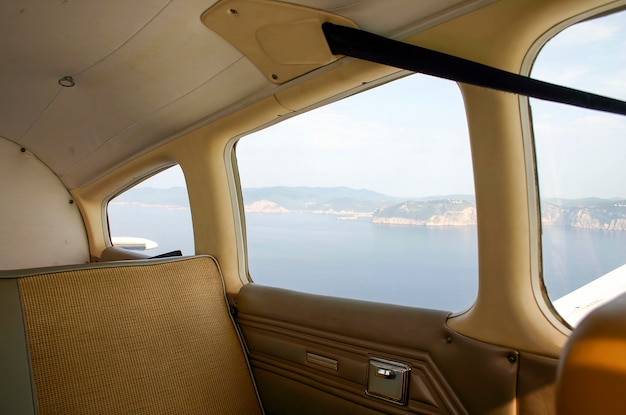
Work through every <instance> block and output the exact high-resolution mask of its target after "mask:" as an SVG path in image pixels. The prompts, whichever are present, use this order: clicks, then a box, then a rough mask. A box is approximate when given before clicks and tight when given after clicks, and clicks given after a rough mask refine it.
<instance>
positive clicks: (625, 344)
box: [556, 294, 626, 415]
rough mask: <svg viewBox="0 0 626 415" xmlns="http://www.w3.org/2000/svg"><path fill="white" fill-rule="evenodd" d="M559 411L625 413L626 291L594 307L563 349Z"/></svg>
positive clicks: (561, 413)
mask: <svg viewBox="0 0 626 415" xmlns="http://www.w3.org/2000/svg"><path fill="white" fill-rule="evenodd" d="M556 400H557V402H556V406H557V414H559V415H566V414H567V415H577V414H585V415H589V414H602V415H610V414H620V415H623V414H626V294H623V295H621V296H620V297H618V298H616V299H615V300H612V301H611V302H609V303H607V304H606V305H604V306H602V307H600V308H598V309H596V310H594V311H593V312H592V313H591V314H589V315H588V316H587V317H586V318H585V319H584V320H583V321H581V322H580V324H579V325H578V327H576V329H575V330H574V332H573V333H572V335H571V337H570V339H569V341H568V342H567V345H566V346H565V349H564V350H563V353H562V356H561V361H560V362H559V371H558V379H557V390H556Z"/></svg>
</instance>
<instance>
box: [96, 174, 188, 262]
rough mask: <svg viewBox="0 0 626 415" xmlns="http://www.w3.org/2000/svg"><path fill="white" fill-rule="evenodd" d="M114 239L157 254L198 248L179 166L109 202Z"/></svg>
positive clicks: (124, 246)
mask: <svg viewBox="0 0 626 415" xmlns="http://www.w3.org/2000/svg"><path fill="white" fill-rule="evenodd" d="M107 214H108V220H109V231H110V236H111V242H112V244H113V245H115V246H120V247H123V248H126V249H133V250H138V251H140V252H143V253H145V254H148V255H150V256H156V255H160V254H164V253H167V252H171V251H175V250H181V251H182V253H183V255H193V254H194V252H195V248H194V239H193V228H192V223H191V210H190V208H189V197H188V195H187V187H186V186H185V177H184V176H183V172H182V170H181V168H180V167H179V166H173V167H170V168H168V169H166V170H163V171H161V172H159V173H157V174H155V175H154V176H152V177H150V178H149V179H147V180H144V181H143V182H141V183H139V184H138V185H136V186H134V187H132V188H130V189H128V190H126V191H125V192H123V193H121V194H119V195H118V196H116V197H115V198H113V199H111V201H110V202H109V204H108V206H107Z"/></svg>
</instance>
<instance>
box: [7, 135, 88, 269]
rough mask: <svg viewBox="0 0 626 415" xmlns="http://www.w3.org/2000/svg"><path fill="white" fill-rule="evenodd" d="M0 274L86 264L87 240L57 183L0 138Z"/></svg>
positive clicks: (76, 213)
mask: <svg viewBox="0 0 626 415" xmlns="http://www.w3.org/2000/svg"><path fill="white" fill-rule="evenodd" d="M0 193H1V194H2V197H0V215H1V216H2V220H1V221H0V269H18V268H35V267H42V266H49V265H65V264H77V263H83V262H89V248H88V243H87V234H86V232H85V227H84V224H83V220H82V218H81V215H80V213H79V211H78V207H77V206H76V204H75V203H73V202H72V203H70V200H71V196H70V194H69V192H68V191H67V189H66V188H65V186H63V184H62V183H61V181H60V180H59V179H58V178H57V177H56V176H55V175H54V173H52V171H51V170H50V169H48V167H46V166H45V165H44V164H43V163H42V162H41V161H40V160H39V159H37V158H36V157H34V156H33V155H32V154H31V153H30V152H28V151H26V150H24V151H22V148H21V147H20V146H18V145H16V144H14V143H12V142H10V141H8V140H6V139H5V138H2V137H0Z"/></svg>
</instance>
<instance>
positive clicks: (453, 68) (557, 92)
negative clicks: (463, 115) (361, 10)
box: [322, 23, 626, 115]
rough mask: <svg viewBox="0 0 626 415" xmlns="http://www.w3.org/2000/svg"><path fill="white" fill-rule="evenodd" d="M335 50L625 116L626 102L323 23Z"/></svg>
mask: <svg viewBox="0 0 626 415" xmlns="http://www.w3.org/2000/svg"><path fill="white" fill-rule="evenodd" d="M322 29H323V31H324V35H325V36H326V41H327V42H328V46H329V47H330V50H331V52H332V53H334V54H336V55H346V56H352V57H355V58H359V59H364V60H368V61H372V62H376V63H382V64H385V65H389V66H395V67H397V68H401V69H406V70H409V71H413V72H419V73H423V74H427V75H433V76H436V77H439V78H445V79H450V80H453V81H457V82H463V83H466V84H471V85H477V86H481V87H485V88H490V89H496V90H499V91H505V92H512V93H514V94H519V95H524V96H528V97H533V98H539V99H543V100H546V101H553V102H559V103H562V104H569V105H574V106H577V107H582V108H588V109H593V110H598V111H605V112H610V113H614V114H621V115H626V102H624V101H620V100H618V99H613V98H608V97H604V96H601V95H596V94H591V93H589V92H584V91H580V90H577V89H572V88H567V87H564V86H560V85H555V84H551V83H548V82H543V81H538V80H536V79H532V78H529V77H527V76H522V75H517V74H514V73H512V72H507V71H503V70H501V69H497V68H494V67H491V66H488V65H483V64H481V63H477V62H473V61H470V60H467V59H463V58H459V57H456V56H453V55H448V54H445V53H441V52H437V51H434V50H430V49H426V48H422V47H420V46H415V45H410V44H408V43H402V42H398V41H396V40H392V39H388V38H385V37H382V36H378V35H375V34H373V33H369V32H365V31H362V30H359V29H354V28H350V27H345V26H338V25H335V24H332V23H324V24H322Z"/></svg>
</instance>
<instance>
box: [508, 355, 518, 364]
mask: <svg viewBox="0 0 626 415" xmlns="http://www.w3.org/2000/svg"><path fill="white" fill-rule="evenodd" d="M515 362H517V357H515V355H513V354H510V355H509V363H515Z"/></svg>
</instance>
